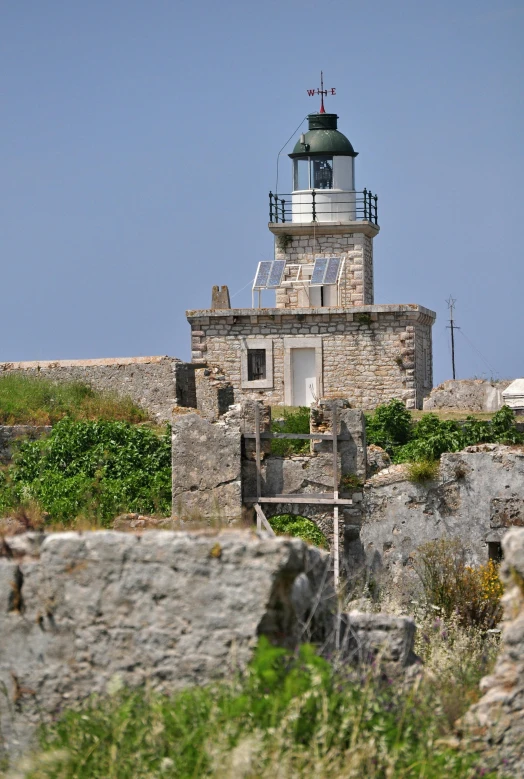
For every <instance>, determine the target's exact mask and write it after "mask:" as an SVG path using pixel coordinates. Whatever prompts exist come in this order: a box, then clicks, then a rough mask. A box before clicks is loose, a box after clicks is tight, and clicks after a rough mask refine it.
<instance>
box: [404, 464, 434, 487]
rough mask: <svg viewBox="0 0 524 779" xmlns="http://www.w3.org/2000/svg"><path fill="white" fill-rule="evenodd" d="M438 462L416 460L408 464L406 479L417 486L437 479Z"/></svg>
mask: <svg viewBox="0 0 524 779" xmlns="http://www.w3.org/2000/svg"><path fill="white" fill-rule="evenodd" d="M439 465H440V463H439V461H438V460H418V461H416V462H414V463H408V479H409V480H410V481H413V482H415V483H417V484H424V483H425V482H427V481H433V480H434V479H436V478H437V476H438V472H439Z"/></svg>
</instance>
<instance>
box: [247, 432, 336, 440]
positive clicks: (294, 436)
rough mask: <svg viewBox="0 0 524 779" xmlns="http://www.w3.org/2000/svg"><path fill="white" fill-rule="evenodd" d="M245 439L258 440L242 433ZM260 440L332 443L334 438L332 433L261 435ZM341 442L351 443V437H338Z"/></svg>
mask: <svg viewBox="0 0 524 779" xmlns="http://www.w3.org/2000/svg"><path fill="white" fill-rule="evenodd" d="M242 435H243V436H244V438H256V433H242ZM260 438H263V439H272V438H289V439H290V440H291V439H298V440H302V441H332V440H333V436H332V435H331V433H316V434H315V433H260ZM337 438H338V440H339V441H351V436H349V435H339V436H337Z"/></svg>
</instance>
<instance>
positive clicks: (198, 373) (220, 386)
mask: <svg viewBox="0 0 524 779" xmlns="http://www.w3.org/2000/svg"><path fill="white" fill-rule="evenodd" d="M194 375H195V395H196V408H197V409H198V411H199V412H200V413H201V414H202V416H203V417H205V418H206V419H209V420H210V421H215V420H217V419H218V418H219V417H220V416H222V414H225V413H226V412H227V411H228V410H229V406H232V405H233V403H234V402H235V393H234V389H233V387H232V385H231V384H230V383H229V382H228V381H226V377H225V376H224V374H223V373H220V371H218V369H215V370H211V369H210V368H197V369H196V370H195V374H194Z"/></svg>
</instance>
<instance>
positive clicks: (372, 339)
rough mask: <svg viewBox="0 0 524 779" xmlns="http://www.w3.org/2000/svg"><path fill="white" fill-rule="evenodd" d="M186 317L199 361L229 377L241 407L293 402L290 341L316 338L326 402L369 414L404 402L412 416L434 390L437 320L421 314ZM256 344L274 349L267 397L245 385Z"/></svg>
mask: <svg viewBox="0 0 524 779" xmlns="http://www.w3.org/2000/svg"><path fill="white" fill-rule="evenodd" d="M187 316H188V319H189V322H190V324H191V327H192V355H193V360H194V361H195V362H199V363H201V362H202V361H204V360H205V361H206V363H207V365H208V367H209V368H211V369H214V368H217V369H218V370H219V371H220V372H221V373H223V375H224V376H225V379H226V381H228V382H230V383H231V384H232V385H233V387H234V393H235V401H236V402H239V401H240V400H241V399H242V398H252V399H264V400H265V401H266V402H269V403H272V404H284V403H285V402H286V393H285V379H286V350H287V354H289V348H291V347H289V346H288V344H289V342H286V338H290V337H293V338H308V339H311V338H314V339H316V342H317V343H318V344H319V345H320V346H321V349H322V376H321V385H322V386H321V387H320V388H319V395H322V396H323V397H326V398H329V397H344V398H347V399H348V400H349V401H350V403H351V404H352V405H354V406H357V407H358V408H364V409H373V408H375V407H376V406H377V405H379V404H381V403H386V402H388V401H389V400H390V399H391V398H399V399H401V400H403V401H404V402H405V403H406V405H407V406H408V408H420V407H421V405H422V399H423V396H424V394H425V393H426V392H427V391H428V390H429V385H428V382H430V381H431V326H432V324H433V322H434V314H433V313H432V312H430V311H428V310H427V309H424V308H422V307H421V306H416V305H401V306H393V305H391V306H365V307H361V308H360V309H356V310H354V311H352V312H351V313H350V312H348V311H347V310H343V309H339V308H338V309H337V308H331V309H313V310H312V309H296V310H294V311H286V310H283V309H232V310H231V311H229V312H227V314H226V313H225V312H213V311H189V312H187ZM250 338H256V339H259V340H260V339H264V340H265V341H267V343H268V347H269V346H271V348H272V363H271V368H272V381H271V385H270V386H269V384H268V385H266V386H265V387H264V388H263V389H261V388H258V387H255V386H253V388H251V387H250V386H249V383H247V382H245V381H243V379H242V361H243V359H245V357H244V354H245V350H246V348H247V346H248V344H249V339H250ZM417 344H418V346H417ZM423 344H426V350H424V348H423ZM428 344H429V346H428ZM307 345H308V346H310V345H311V343H310V342H309V343H308V344H307ZM296 346H297V343H296V342H294V343H293V347H296ZM257 348H260V346H257ZM428 350H429V351H428ZM424 361H425V364H422V363H423V362H424ZM428 363H429V366H428ZM288 380H289V381H290V377H289V376H288Z"/></svg>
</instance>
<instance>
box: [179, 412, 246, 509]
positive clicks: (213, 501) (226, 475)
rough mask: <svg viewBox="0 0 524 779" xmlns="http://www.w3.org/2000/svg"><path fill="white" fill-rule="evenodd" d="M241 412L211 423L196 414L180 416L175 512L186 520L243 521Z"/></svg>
mask: <svg viewBox="0 0 524 779" xmlns="http://www.w3.org/2000/svg"><path fill="white" fill-rule="evenodd" d="M236 414H237V411H235V410H232V411H231V412H229V413H228V414H224V415H223V416H221V417H220V419H219V421H218V422H216V423H214V424H212V423H211V422H209V421H208V420H206V419H204V418H203V417H202V416H200V415H199V414H196V413H189V414H175V415H174V417H173V428H172V447H171V450H172V477H173V479H172V484H173V513H174V514H175V515H176V516H178V517H180V518H181V519H193V520H202V519H205V520H210V519H211V520H214V521H216V522H224V523H226V524H228V523H230V522H235V521H239V520H240V519H241V517H242V488H241V434H240V420H239V418H238V417H237V415H236Z"/></svg>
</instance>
